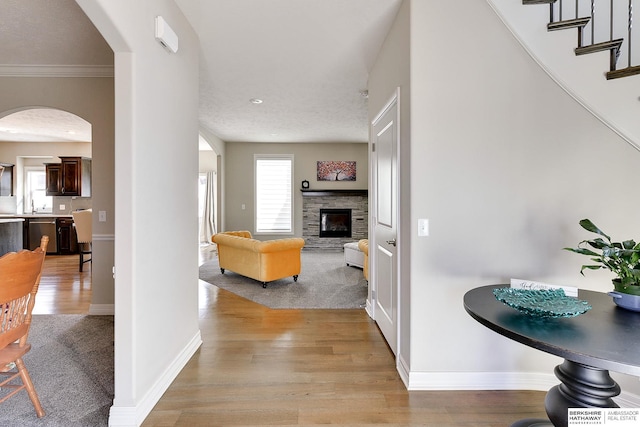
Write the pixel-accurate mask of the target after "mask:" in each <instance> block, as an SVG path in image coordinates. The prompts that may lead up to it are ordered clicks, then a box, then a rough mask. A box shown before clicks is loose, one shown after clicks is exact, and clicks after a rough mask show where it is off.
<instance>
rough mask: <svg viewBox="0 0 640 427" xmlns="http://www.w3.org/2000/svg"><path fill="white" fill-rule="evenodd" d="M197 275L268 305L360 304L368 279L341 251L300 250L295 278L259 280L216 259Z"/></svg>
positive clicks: (287, 306) (356, 305)
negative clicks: (222, 267)
mask: <svg viewBox="0 0 640 427" xmlns="http://www.w3.org/2000/svg"><path fill="white" fill-rule="evenodd" d="M200 279H202V280H204V281H205V282H208V283H211V284H212V285H215V286H218V287H220V288H222V289H226V290H228V291H230V292H233V293H234V294H236V295H240V296H241V297H244V298H247V299H249V300H251V301H254V302H257V303H259V304H262V305H265V306H267V307H270V308H278V309H283V308H340V309H344V308H363V307H364V303H365V301H366V299H367V281H366V280H365V279H364V276H363V274H362V269H360V268H357V267H348V266H347V265H346V264H345V263H344V254H343V252H342V251H305V250H303V251H302V269H301V272H300V275H299V277H298V281H297V282H294V281H293V278H291V277H287V278H284V279H280V280H274V281H273V282H269V284H268V286H267V288H266V289H265V288H262V283H260V282H258V281H256V280H253V279H249V278H247V277H244V276H240V275H239V274H236V273H234V272H232V271H228V270H226V271H225V273H224V274H221V273H220V267H219V265H218V259H217V258H215V259H214V260H212V261H208V262H206V263H205V264H203V265H202V266H201V267H200Z"/></svg>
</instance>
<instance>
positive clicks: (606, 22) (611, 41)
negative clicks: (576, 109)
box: [522, 0, 640, 80]
mask: <svg viewBox="0 0 640 427" xmlns="http://www.w3.org/2000/svg"><path fill="white" fill-rule="evenodd" d="M522 4H524V5H540V4H548V6H549V23H548V24H547V30H548V31H558V30H567V29H576V30H577V35H578V40H577V47H576V48H575V54H576V55H587V54H590V53H595V52H603V51H609V70H608V71H607V72H606V74H605V76H606V78H607V80H611V79H617V78H620V77H628V76H632V75H636V74H640V65H637V64H638V62H640V49H638V48H636V49H635V50H634V42H637V44H640V40H639V39H640V37H638V35H634V33H633V0H522ZM634 37H635V40H634ZM634 55H635V57H634ZM634 61H635V62H634ZM620 63H622V64H626V66H622V67H620V65H619V64H620ZM634 64H635V65H634Z"/></svg>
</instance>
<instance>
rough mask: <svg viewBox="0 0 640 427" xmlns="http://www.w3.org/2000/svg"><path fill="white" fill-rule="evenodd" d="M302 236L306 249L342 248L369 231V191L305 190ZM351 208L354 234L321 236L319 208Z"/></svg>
mask: <svg viewBox="0 0 640 427" xmlns="http://www.w3.org/2000/svg"><path fill="white" fill-rule="evenodd" d="M302 196H303V197H302V238H303V239H304V240H305V249H339V250H342V248H343V246H344V244H345V243H348V242H354V241H355V242H357V241H358V240H360V239H366V238H367V236H368V234H369V204H368V195H367V190H335V191H332V190H322V191H319V190H305V191H303V192H302ZM321 208H322V209H326V208H333V209H351V227H352V230H351V237H350V238H349V237H319V234H320V209H321Z"/></svg>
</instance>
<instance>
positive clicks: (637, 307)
mask: <svg viewBox="0 0 640 427" xmlns="http://www.w3.org/2000/svg"><path fill="white" fill-rule="evenodd" d="M613 288H614V289H615V290H614V291H611V292H609V293H607V295H609V296H610V297H612V298H613V302H615V303H616V305H618V307H621V308H626V309H627V310H631V311H640V286H633V285H623V284H622V282H621V281H620V279H613Z"/></svg>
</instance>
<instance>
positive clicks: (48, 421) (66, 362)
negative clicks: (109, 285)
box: [0, 314, 114, 427]
mask: <svg viewBox="0 0 640 427" xmlns="http://www.w3.org/2000/svg"><path fill="white" fill-rule="evenodd" d="M29 342H30V343H31V351H30V352H29V353H27V355H26V356H25V357H24V363H25V365H26V366H27V369H29V373H30V374H31V379H32V380H33V384H34V386H35V388H36V391H37V392H38V396H39V397H40V402H41V403H42V407H43V409H44V411H45V416H44V417H43V418H38V417H37V416H36V413H35V410H34V409H33V405H32V404H31V400H29V396H28V395H27V392H26V391H24V390H22V391H20V392H19V393H18V394H17V395H15V396H14V397H12V398H11V399H9V400H7V401H6V402H4V403H2V404H0V426H3V427H31V426H38V427H60V426H65V427H98V426H107V424H108V418H109V408H110V407H111V405H112V404H113V396H114V385H113V316H85V315H72V314H60V315H34V316H33V323H32V324H31V333H30V334H29Z"/></svg>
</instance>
